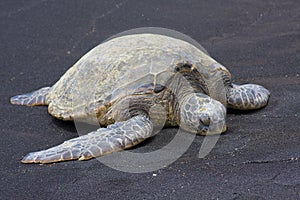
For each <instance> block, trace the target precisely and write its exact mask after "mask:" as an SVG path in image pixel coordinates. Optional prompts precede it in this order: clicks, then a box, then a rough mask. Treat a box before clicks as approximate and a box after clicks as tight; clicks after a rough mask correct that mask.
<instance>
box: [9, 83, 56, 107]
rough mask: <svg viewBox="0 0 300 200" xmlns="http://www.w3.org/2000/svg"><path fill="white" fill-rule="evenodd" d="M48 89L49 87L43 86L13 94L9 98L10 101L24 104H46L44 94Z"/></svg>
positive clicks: (45, 94)
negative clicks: (31, 90)
mask: <svg viewBox="0 0 300 200" xmlns="http://www.w3.org/2000/svg"><path fill="white" fill-rule="evenodd" d="M49 90H50V87H44V88H41V89H39V90H36V91H33V92H30V93H26V94H21V95H17V96H14V97H11V98H10V103H11V104H17V105H26V106H40V105H48V103H47V101H46V96H47V94H48V93H49Z"/></svg>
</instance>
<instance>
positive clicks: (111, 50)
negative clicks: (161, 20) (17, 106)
mask: <svg viewBox="0 0 300 200" xmlns="http://www.w3.org/2000/svg"><path fill="white" fill-rule="evenodd" d="M178 63H189V64H191V65H193V66H195V67H196V69H197V70H198V72H200V73H201V75H202V77H203V78H204V82H205V84H206V87H207V88H208V93H209V94H208V95H210V96H211V97H212V98H214V99H216V100H219V101H220V102H222V103H224V104H225V102H226V99H225V98H226V96H225V95H226V91H225V87H224V81H223V77H222V76H224V74H225V75H227V76H228V77H230V74H229V72H228V71H227V69H226V68H225V67H223V66H222V65H220V64H219V63H217V62H216V61H215V60H214V59H212V58H211V57H210V56H208V55H207V54H205V53H204V52H203V51H201V50H199V49H197V48H196V47H195V46H193V45H192V44H190V43H188V42H185V41H183V40H179V39H175V38H171V37H168V36H163V35H158V34H135V35H127V36H122V37H118V38H114V39H111V40H109V41H107V42H105V43H102V44H100V45H98V46H96V47H95V48H94V49H92V50H91V51H89V52H88V53H87V54H85V55H84V56H83V57H82V58H81V59H80V60H79V61H78V62H77V63H76V64H75V65H74V66H73V67H71V68H70V69H69V70H68V71H67V72H66V73H65V74H64V75H63V76H62V77H61V78H60V80H59V81H58V82H57V83H56V84H55V85H54V86H53V87H52V89H51V92H50V93H49V94H48V97H47V101H48V103H49V112H50V113H51V114H52V115H55V116H56V117H59V118H62V119H66V120H68V119H71V118H72V115H74V113H75V112H76V109H77V108H83V107H84V110H85V112H87V113H88V112H89V111H90V110H92V109H94V108H93V106H95V105H96V106H97V107H99V106H101V105H102V104H104V103H106V104H107V103H109V102H113V101H114V100H116V99H118V98H121V97H124V96H126V95H128V94H132V93H136V92H139V93H140V94H143V93H147V92H151V87H152V89H154V88H155V87H156V86H157V85H165V84H166V82H167V81H168V80H169V79H170V78H172V76H173V75H174V73H176V70H175V68H176V66H177V65H178ZM145 86H146V87H147V89H146V90H144V89H143V87H145ZM149 86H150V88H149Z"/></svg>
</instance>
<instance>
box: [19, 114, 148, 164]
mask: <svg viewBox="0 0 300 200" xmlns="http://www.w3.org/2000/svg"><path fill="white" fill-rule="evenodd" d="M152 128H153V125H152V122H151V121H150V119H149V118H148V117H147V116H146V115H138V116H135V117H133V118H130V119H129V120H127V121H123V122H117V123H115V124H112V125H110V126H108V127H107V128H99V129H98V130H96V131H93V132H91V133H89V134H87V135H83V136H80V137H77V138H74V139H71V140H68V141H65V142H64V143H62V144H60V145H58V146H55V147H52V148H50V149H47V150H43V151H38V152H33V153H29V154H27V155H26V156H25V157H24V158H23V160H22V162H23V163H53V162H59V161H67V160H77V159H78V160H88V159H91V158H95V157H99V156H102V155H105V154H109V153H112V152H117V151H121V150H123V149H127V148H130V147H132V146H134V145H136V144H138V143H140V142H142V141H143V140H145V139H146V138H148V137H151V136H152Z"/></svg>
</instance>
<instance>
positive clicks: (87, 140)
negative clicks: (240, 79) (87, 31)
mask: <svg viewBox="0 0 300 200" xmlns="http://www.w3.org/2000/svg"><path fill="white" fill-rule="evenodd" d="M269 95H270V93H269V91H268V90H267V89H265V88H264V87H262V86H260V85H255V84H245V85H237V84H233V83H232V82H231V76H230V73H229V71H228V70H227V69H226V68H225V67H224V66H222V65H221V64H219V63H218V62H217V61H215V60H214V59H213V58H211V57H210V56H209V55H208V54H207V53H206V52H204V51H202V50H200V49H199V48H196V47H195V46H194V45H192V44H191V43H189V42H186V41H184V40H181V39H178V38H173V37H170V36H165V35H160V34H152V33H144V34H132V35H125V36H120V37H116V38H113V39H111V40H108V41H106V42H104V43H102V44H100V45H98V46H97V47H95V48H94V49H92V50H91V51H89V52H88V53H87V54H86V55H84V56H83V57H82V58H81V59H80V60H79V61H78V62H77V63H76V64H75V65H74V66H73V67H71V68H70V69H69V70H68V71H67V72H66V73H65V74H64V75H63V76H62V77H61V78H60V79H59V80H58V81H57V82H56V83H55V84H54V85H53V86H52V87H44V88H41V89H39V90H36V91H34V92H31V93H27V94H22V95H17V96H14V97H12V98H11V99H10V101H11V103H12V104H19V105H27V106H36V105H48V112H49V113H50V114H51V115H53V116H54V117H56V118H58V119H62V120H74V119H76V120H77V119H78V120H83V121H85V122H88V123H94V121H95V120H94V119H96V121H97V123H99V124H100V125H101V128H99V129H97V130H95V131H93V132H90V133H88V134H86V135H82V136H79V137H77V138H74V139H71V140H68V141H65V142H64V143H62V144H60V145H58V146H55V147H52V148H50V149H47V150H43V151H38V152H33V153H29V154H27V155H26V156H25V157H24V158H23V160H22V162H23V163H51V162H58V161H66V160H73V159H78V160H87V159H90V158H93V157H98V156H102V155H105V154H108V153H112V152H116V151H120V150H123V149H127V148H130V147H132V146H134V145H136V144H138V143H140V142H142V141H143V140H145V139H146V138H149V137H151V136H153V135H154V134H156V132H154V131H153V129H154V128H155V127H156V126H157V124H159V123H161V121H162V119H163V117H165V119H166V121H165V122H164V126H178V125H179V126H180V127H181V128H182V129H184V130H186V131H189V132H193V133H196V134H201V135H207V134H218V133H221V132H224V131H225V130H226V125H225V116H226V107H227V108H233V109H240V110H250V109H258V108H261V107H264V106H265V105H266V104H267V102H268V99H269ZM154 105H160V107H159V108H160V109H153V110H154V111H152V114H151V115H150V114H149V113H150V110H151V108H152V107H153V106H154ZM163 115H164V116H163Z"/></svg>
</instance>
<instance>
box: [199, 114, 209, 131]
mask: <svg viewBox="0 0 300 200" xmlns="http://www.w3.org/2000/svg"><path fill="white" fill-rule="evenodd" d="M210 124H211V118H210V117H209V115H208V114H201V115H200V117H199V126H198V133H206V132H207V131H208V129H209V125H210Z"/></svg>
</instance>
